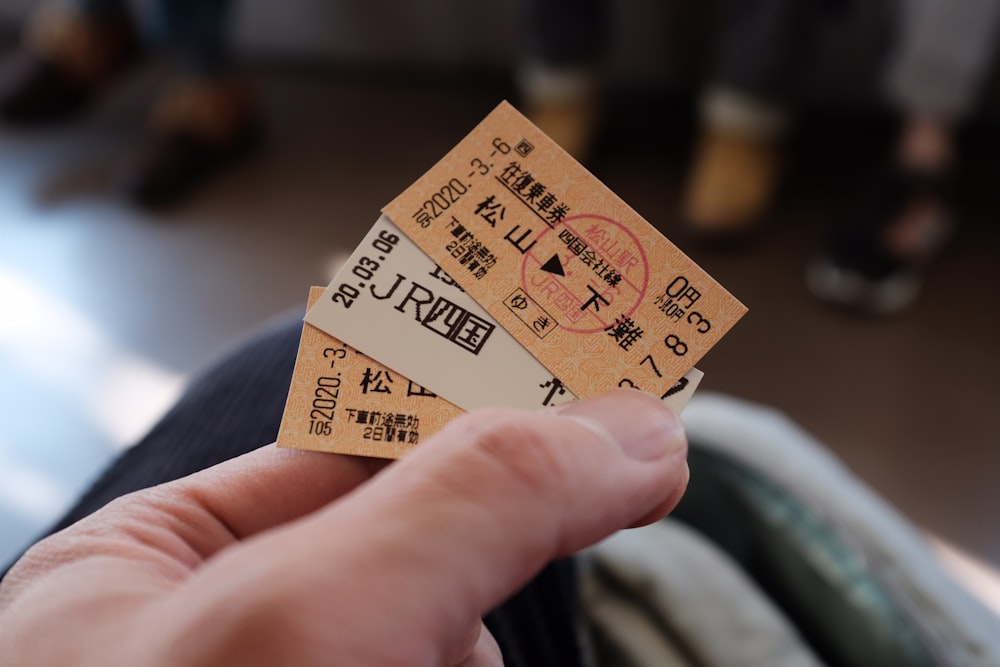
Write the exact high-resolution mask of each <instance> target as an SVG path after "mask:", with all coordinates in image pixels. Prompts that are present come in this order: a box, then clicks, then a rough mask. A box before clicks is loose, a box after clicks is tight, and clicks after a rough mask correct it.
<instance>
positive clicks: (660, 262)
mask: <svg viewBox="0 0 1000 667" xmlns="http://www.w3.org/2000/svg"><path fill="white" fill-rule="evenodd" d="M383 213H385V215H386V216H388V218H389V219H391V220H392V222H393V223H395V225H396V226H397V227H399V228H400V229H401V230H402V231H403V232H404V233H405V235H406V236H407V237H409V238H410V239H411V240H412V241H414V242H415V243H416V245H417V246H418V247H419V248H420V249H421V250H423V252H424V253H426V254H427V255H428V256H429V257H430V258H431V259H432V260H433V261H434V262H435V264H436V265H438V266H440V267H441V270H442V271H443V272H444V273H445V274H447V275H448V276H450V277H451V278H453V279H454V280H455V281H456V282H457V283H458V285H459V286H460V287H461V288H462V289H464V290H465V291H466V292H467V293H468V294H469V295H470V296H471V297H472V298H473V299H474V300H475V301H476V302H477V303H478V304H479V305H480V306H482V307H483V308H484V309H485V311H486V312H488V313H489V314H490V315H491V316H492V318H493V319H494V320H495V321H496V322H497V323H498V324H499V327H500V328H502V329H505V330H507V331H508V332H510V333H511V334H512V335H513V337H514V338H515V339H517V341H518V342H520V343H521V344H522V345H523V346H524V347H525V348H527V350H528V351H529V352H530V353H531V354H532V355H533V356H534V357H535V358H536V359H537V360H538V361H539V362H541V364H542V365H544V366H545V367H546V368H547V369H548V371H549V372H550V373H551V374H552V375H553V376H555V377H558V378H559V379H560V380H561V382H562V383H563V384H564V385H565V386H566V388H567V389H569V390H570V391H572V392H573V393H574V394H576V395H577V396H580V397H586V396H590V395H593V394H596V393H599V392H601V391H605V390H607V389H609V388H611V387H616V386H621V385H623V384H628V383H632V384H635V385H638V386H641V387H642V388H643V389H645V390H647V391H649V392H651V393H654V394H657V395H663V394H666V393H668V392H669V391H670V390H671V388H672V387H673V386H674V385H675V383H677V382H678V380H679V379H680V378H681V377H682V376H683V375H684V373H685V372H687V371H688V370H689V369H691V368H692V367H693V366H694V364H695V363H696V362H697V361H698V360H699V359H700V358H701V357H702V355H704V354H705V352H707V351H708V350H709V349H710V348H711V347H712V346H713V345H715V343H717V342H718V341H719V339H720V338H721V337H722V336H723V335H724V334H725V333H726V332H727V331H728V330H729V329H730V328H731V327H732V326H733V325H734V324H735V323H736V321H737V320H739V318H740V317H742V316H743V314H744V313H745V312H746V307H744V306H743V304H741V303H740V302H739V301H738V300H737V299H735V298H734V297H733V296H732V295H731V294H729V293H728V292H727V291H726V290H725V289H724V288H723V287H722V286H721V285H719V284H718V283H717V282H716V281H715V280H713V279H712V278H711V277H710V276H709V275H708V274H707V273H706V272H705V271H703V270H702V269H701V268H700V267H698V266H697V265H696V264H695V263H694V262H693V261H692V260H691V259H689V258H688V257H687V256H685V255H684V254H683V253H682V252H681V251H680V250H679V249H677V247H676V246H674V245H673V244H672V243H670V241H668V240H667V239H665V238H664V237H663V236H662V235H661V234H660V233H659V232H657V231H656V229H655V228H653V226H652V225H650V224H649V223H648V222H647V221H645V220H644V219H643V218H642V217H641V216H640V215H639V214H638V213H636V212H635V211H634V210H633V209H632V208H630V207H629V206H628V205H627V204H626V203H625V202H623V201H622V200H621V199H620V198H619V197H617V196H616V195H615V194H614V193H613V192H611V191H610V190H609V189H608V188H607V187H606V186H605V185H604V184H602V183H601V182H600V181H599V180H598V179H597V178H595V177H594V176H593V175H592V174H590V172H588V171H587V170H586V169H584V168H583V167H582V166H581V165H580V164H579V163H577V162H576V161H575V160H573V158H572V157H570V156H569V155H568V154H567V153H566V152H565V151H563V150H562V149H561V148H559V147H558V146H557V145H556V144H555V143H554V142H553V141H552V140H551V139H549V138H548V137H547V136H545V135H544V134H543V133H542V132H541V131H540V130H539V129H538V128H536V127H535V126H534V125H532V124H531V123H530V122H529V121H528V120H527V119H526V118H524V116H522V115H521V114H520V113H518V112H517V111H516V110H515V109H514V108H513V107H512V106H510V105H509V104H507V103H506V102H504V103H501V104H500V105H499V106H498V107H497V108H496V109H495V110H494V111H493V112H491V113H490V114H489V115H488V116H487V117H486V119H485V120H483V121H482V122H481V123H480V124H479V125H478V126H477V127H476V128H475V129H474V130H473V131H472V132H471V133H470V134H469V135H468V136H466V137H465V138H464V139H462V141H460V142H459V143H458V145H457V146H455V148H453V149H452V150H451V151H450V152H449V153H448V154H447V155H445V157H444V158H442V159H441V160H440V161H439V162H438V163H437V164H436V165H434V166H433V167H432V168H431V169H430V171H428V172H427V173H426V174H424V175H423V176H422V177H420V178H419V179H418V180H417V181H416V182H415V183H414V184H413V185H411V186H410V187H409V188H407V189H406V191H404V192H403V193H402V194H401V195H400V196H398V197H397V198H396V199H394V200H393V201H392V202H390V203H389V204H388V205H387V206H386V207H385V208H384V209H383ZM362 282H364V281H362ZM337 288H339V289H340V291H339V292H334V293H333V294H331V295H329V297H330V298H332V297H335V296H336V294H340V295H341V296H340V297H339V299H341V300H343V301H347V300H351V299H355V298H357V296H358V294H357V292H358V291H359V289H360V288H358V287H357V286H356V285H355V284H353V283H351V282H341V283H340V284H339V285H336V286H334V289H337ZM400 289H403V287H401V288H400ZM431 308H433V306H431ZM446 314H450V313H442V316H441V318H439V319H441V321H442V323H446V322H453V321H454V320H450V319H448V318H447V317H446ZM455 317H457V315H456V316H455ZM477 327H478V325H477ZM485 331H486V330H485V329H479V328H476V330H475V331H473V330H462V332H461V333H459V334H458V335H460V336H462V335H466V336H467V338H468V339H469V340H477V339H479V340H481V339H482V338H483V335H484V334H485ZM455 372H461V371H460V369H456V371H455ZM477 379H478V380H479V381H486V378H477Z"/></svg>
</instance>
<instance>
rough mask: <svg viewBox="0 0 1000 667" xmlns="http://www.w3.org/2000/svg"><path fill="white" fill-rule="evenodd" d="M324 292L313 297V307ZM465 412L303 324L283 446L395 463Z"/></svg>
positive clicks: (312, 292)
mask: <svg viewBox="0 0 1000 667" xmlns="http://www.w3.org/2000/svg"><path fill="white" fill-rule="evenodd" d="M322 294H323V288H322V287H313V288H312V289H310V291H309V305H310V306H311V305H312V304H313V303H315V301H316V300H317V299H319V298H320V296H321V295H322ZM460 414H462V410H461V409H459V408H457V407H455V406H454V405H452V404H451V403H449V402H448V401H446V400H444V399H443V398H439V397H437V396H435V395H434V394H432V393H430V392H429V391H427V390H426V389H424V388H423V387H421V386H420V385H417V384H415V383H413V382H411V381H410V380H408V379H407V378H405V377H403V376H402V375H399V374H398V373H396V372H395V371H392V370H389V369H388V368H386V367H385V366H383V365H382V364H380V363H378V362H377V361H375V360H373V359H370V358H368V357H366V356H365V355H363V354H361V353H360V352H357V351H356V350H354V349H353V348H351V347H349V346H347V345H345V344H344V343H342V342H340V341H339V340H337V339H336V338H334V337H332V336H330V335H328V334H326V333H324V332H323V331H321V330H319V329H317V328H316V327H314V326H312V325H310V324H303V326H302V338H301V340H300V341H299V352H298V357H297V358H296V360H295V372H294V373H293V375H292V382H291V385H290V386H289V388H288V401H287V402H286V404H285V413H284V415H283V416H282V419H281V427H280V429H279V431H278V446H279V447H290V448H294V449H311V450H315V451H322V452H335V453H340V454H356V455H359V456H375V457H379V458H389V459H395V458H399V457H400V456H402V455H403V454H405V453H406V452H407V451H408V450H410V449H412V448H413V447H414V446H415V445H418V444H419V443H420V442H421V441H423V440H424V439H426V438H428V437H430V435H431V434H433V433H434V432H436V431H438V430H439V429H441V427H443V426H444V425H445V424H447V423H448V422H449V421H451V420H452V419H454V418H455V417H457V416H458V415H460Z"/></svg>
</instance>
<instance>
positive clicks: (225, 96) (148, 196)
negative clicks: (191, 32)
mask: <svg viewBox="0 0 1000 667" xmlns="http://www.w3.org/2000/svg"><path fill="white" fill-rule="evenodd" d="M259 139H260V123H259V120H258V118H257V113H256V110H255V108H254V105H253V103H252V101H251V99H250V96H249V95H248V94H247V93H246V91H245V90H244V89H243V88H242V87H241V86H239V85H237V84H234V83H232V82H228V81H217V80H199V81H188V82H184V83H181V84H178V85H175V86H174V87H172V88H171V89H170V90H168V91H167V93H166V94H165V95H164V96H163V97H162V98H161V100H160V102H159V104H158V105H157V108H156V110H155V112H154V115H153V122H152V127H151V129H150V131H149V132H148V133H147V136H146V137H145V138H144V140H143V142H142V144H141V146H140V147H139V148H138V150H136V152H135V153H134V155H133V156H132V158H131V159H130V160H129V161H128V162H127V164H126V165H125V168H124V169H123V170H122V174H121V177H120V179H119V182H120V190H121V191H122V193H123V194H124V195H125V197H126V198H127V199H129V200H131V201H132V202H134V203H136V204H138V205H140V206H147V207H156V206H165V205H168V204H171V203H174V202H176V201H177V200H179V199H180V198H182V197H183V196H185V195H187V194H189V193H190V192H191V191H193V190H194V189H196V188H197V187H198V186H199V185H201V184H202V183H204V182H205V181H206V180H208V179H209V178H210V177H211V176H213V175H214V174H215V173H216V172H218V171H219V170H220V169H222V168H223V167H225V166H227V165H229V164H230V163H232V162H234V161H236V160H238V159H240V158H241V157H244V156H246V155H247V154H249V153H250V152H251V151H252V149H253V148H255V147H256V146H257V145H258V143H259Z"/></svg>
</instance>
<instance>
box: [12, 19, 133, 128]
mask: <svg viewBox="0 0 1000 667" xmlns="http://www.w3.org/2000/svg"><path fill="white" fill-rule="evenodd" d="M137 53H138V42H137V39H136V34H135V30H134V27H133V25H132V22H131V20H130V19H129V18H128V16H127V15H123V16H122V17H121V18H118V19H113V20H110V19H109V20H96V19H92V18H89V17H87V16H85V15H84V14H82V13H81V12H79V11H75V10H74V9H73V8H72V7H69V6H63V5H54V6H51V7H46V8H44V9H43V10H42V11H41V12H39V14H37V15H36V17H35V18H34V19H33V20H32V22H31V24H30V26H29V28H28V31H27V34H26V38H25V40H24V44H23V45H22V46H21V47H20V48H19V49H18V50H17V51H15V53H14V54H13V55H11V56H10V57H9V58H8V59H7V60H6V61H5V62H4V63H3V65H2V67H0V118H3V119H4V120H5V121H7V122H9V123H14V124H19V125H31V124H45V123H51V122H56V121H60V120H64V119H66V118H69V117H71V116H73V115H76V114H78V113H79V112H80V111H82V110H83V109H85V108H86V107H87V106H88V105H89V104H90V102H91V101H92V100H93V98H94V97H95V95H96V93H97V92H99V91H100V90H101V89H102V88H103V87H104V86H105V85H106V84H107V83H108V82H110V81H111V80H112V79H113V78H114V77H115V76H116V75H118V74H119V73H120V72H122V71H123V70H124V69H125V68H126V66H127V65H128V64H130V63H131V62H133V61H134V60H135V56H136V54H137Z"/></svg>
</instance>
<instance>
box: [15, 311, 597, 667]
mask: <svg viewBox="0 0 1000 667" xmlns="http://www.w3.org/2000/svg"><path fill="white" fill-rule="evenodd" d="M301 330H302V321H301V319H300V318H298V317H295V318H292V319H290V320H289V321H288V322H286V323H283V324H281V325H280V326H277V327H274V328H271V329H269V330H267V331H265V332H264V333H263V334H261V335H259V336H257V337H255V338H254V339H252V340H251V341H250V342H248V343H247V344H245V345H243V346H241V347H240V348H238V349H237V350H236V351H234V352H233V353H232V354H230V355H229V356H227V357H226V358H224V359H223V360H222V361H221V362H220V363H219V364H217V365H216V366H214V367H213V368H211V369H210V370H209V371H208V372H206V373H205V374H203V375H202V376H201V377H200V378H198V379H196V380H195V381H194V382H193V383H192V384H191V386H190V388H189V389H188V390H187V391H186V392H185V393H184V395H183V397H182V398H181V399H180V401H179V402H178V403H177V405H175V406H174V408H173V409H171V410H170V412H169V413H168V414H167V415H166V416H165V417H164V418H163V419H162V420H161V421H160V422H159V423H158V424H157V425H156V426H155V427H154V428H153V429H152V431H150V433H149V434H148V435H147V436H146V437H145V438H143V439H142V440H141V441H140V442H139V443H138V444H137V445H135V446H134V447H132V448H131V449H129V450H127V451H125V452H124V453H122V454H121V455H120V456H119V458H118V459H117V460H116V461H115V462H114V463H113V464H112V465H111V466H110V467H109V468H108V469H107V470H106V471H105V472H104V473H103V474H102V475H101V476H100V477H99V478H98V479H97V481H96V482H95V483H94V484H93V485H92V486H91V488H90V489H89V490H88V491H87V492H86V493H85V494H84V495H83V497H82V498H80V500H79V501H78V502H77V503H76V504H75V505H74V506H73V507H72V508H71V509H70V510H69V511H68V512H67V513H66V515H65V516H64V517H63V518H62V519H60V520H59V521H58V522H57V523H56V524H55V525H54V526H53V527H52V529H51V530H50V531H49V532H50V533H51V532H55V531H57V530H61V529H62V528H65V527H66V526H69V525H70V524H72V523H75V522H76V521H79V520H80V519H82V518H83V517H85V516H87V515H89V514H91V513H92V512H94V511H96V510H98V509H100V508H101V507H103V506H104V505H106V504H107V503H108V502H110V501H111V500H113V499H115V498H117V497H119V496H122V495H124V494H126V493H129V492H131V491H136V490H138V489H143V488H147V487H150V486H154V485H156V484H161V483H163V482H167V481H170V480H174V479H177V478H180V477H183V476H185V475H188V474H191V473H193V472H196V471H198V470H202V469H204V468H207V467H209V466H212V465H215V464H216V463H220V462H222V461H225V460H227V459H230V458H233V457H236V456H239V455H240V454H243V453H246V452H248V451H251V450H253V449H256V448H258V447H261V446H263V445H266V444H268V443H271V442H274V440H275V439H276V437H277V433H278V427H279V425H280V423H281V415H282V412H283V410H284V406H285V398H286V396H287V394H288V386H289V383H290V381H291V375H292V370H293V368H294V366H295V356H296V352H297V350H298V342H299V335H300V332H301ZM331 456H334V455H332V454H331ZM2 574H3V573H0V578H2ZM485 621H486V625H487V627H488V628H489V629H490V630H491V632H492V633H493V635H494V637H495V638H496V639H497V642H498V644H499V645H500V648H501V650H502V651H503V652H504V658H505V662H506V664H507V665H509V666H510V667H575V666H576V665H581V664H582V659H581V652H580V648H579V644H578V638H577V628H576V582H575V578H574V569H573V565H572V561H561V562H558V563H554V564H552V565H550V566H549V567H548V568H546V569H545V570H543V571H542V573H541V574H539V576H538V577H536V578H535V579H534V580H533V581H532V582H531V583H530V584H529V585H528V586H526V587H525V588H524V589H522V591H521V592H519V593H518V594H517V595H516V596H514V597H513V598H511V599H510V600H509V601H507V602H506V603H505V604H503V605H502V606H500V607H499V608H498V609H497V610H495V611H494V612H493V613H491V614H490V615H489V616H488V617H487V618H486V619H485Z"/></svg>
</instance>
